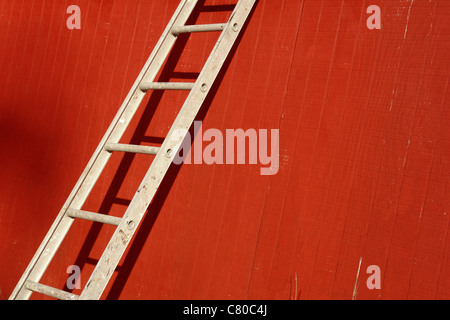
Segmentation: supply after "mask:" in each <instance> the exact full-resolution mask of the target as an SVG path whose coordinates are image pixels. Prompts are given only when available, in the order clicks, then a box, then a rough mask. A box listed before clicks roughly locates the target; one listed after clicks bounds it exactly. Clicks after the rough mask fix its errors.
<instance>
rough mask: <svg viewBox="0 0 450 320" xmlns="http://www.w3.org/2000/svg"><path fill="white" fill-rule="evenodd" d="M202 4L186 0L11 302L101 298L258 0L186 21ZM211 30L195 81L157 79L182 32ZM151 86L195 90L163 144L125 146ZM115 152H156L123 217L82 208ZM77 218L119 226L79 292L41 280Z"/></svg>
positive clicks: (54, 223) (15, 290)
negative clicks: (218, 19)
mask: <svg viewBox="0 0 450 320" xmlns="http://www.w3.org/2000/svg"><path fill="white" fill-rule="evenodd" d="M197 2H198V0H182V1H181V3H180V5H179V6H178V8H177V10H176V11H175V13H174V15H173V17H172V19H171V20H170V22H169V24H168V26H167V28H166V29H165V31H164V33H163V35H162V36H161V38H160V40H159V42H158V43H157V44H156V47H155V49H154V50H153V52H152V54H151V55H150V57H149V59H148V61H147V62H146V64H145V66H144V67H143V69H142V71H141V73H140V74H139V77H138V78H137V80H136V82H135V83H134V85H133V87H132V89H131V90H130V92H129V94H128V95H127V97H126V98H125V101H124V102H123V104H122V106H121V107H120V109H119V111H118V113H117V115H116V116H115V118H114V120H113V122H112V124H111V125H110V127H109V128H108V130H107V132H106V134H105V136H104V137H103V139H102V141H101V142H100V144H99V146H98V147H97V149H96V151H95V152H94V155H93V156H92V158H91V160H90V161H89V163H88V164H87V166H86V169H85V170H84V172H83V173H82V175H81V177H80V179H79V180H78V182H77V184H76V185H75V187H74V189H73V191H72V192H71V194H70V195H69V197H68V199H67V200H66V202H65V204H64V206H63V208H62V209H61V211H60V212H59V214H58V216H57V217H56V219H55V221H54V222H53V224H52V226H51V228H50V230H49V231H48V233H47V235H46V236H45V238H44V240H43V241H42V243H41V245H40V246H39V248H38V250H37V252H36V253H35V255H34V257H33V259H32V260H31V262H30V264H29V265H28V267H27V269H26V270H25V272H24V274H23V275H22V277H21V278H20V280H19V282H18V284H17V286H16V288H15V289H14V291H13V293H12V294H11V296H10V298H9V299H10V300H19V299H20V300H22V299H29V298H30V296H31V294H32V293H33V292H39V293H41V294H44V295H47V296H51V297H54V298H57V299H64V300H78V299H83V300H84V299H89V300H94V299H100V297H101V295H102V293H103V291H104V290H105V287H106V285H107V284H108V281H109V279H110V278H111V276H112V274H113V272H114V270H115V268H116V267H117V264H118V263H119V261H120V259H121V257H122V255H123V253H124V252H125V250H126V248H127V246H128V244H129V243H130V241H131V239H132V237H133V235H134V233H135V231H136V229H137V227H138V225H139V224H140V222H141V220H142V218H143V216H144V214H145V212H146V210H147V207H148V206H149V204H150V202H151V201H152V199H153V197H154V195H155V193H156V191H157V189H158V187H159V185H160V184H161V181H162V180H163V178H164V176H165V174H166V172H167V170H168V169H169V167H170V165H171V163H172V161H173V159H174V157H175V155H176V153H177V151H178V149H177V148H179V146H180V142H181V141H183V140H184V138H185V136H180V135H179V132H180V131H181V132H186V133H187V132H188V130H189V128H190V127H191V125H192V123H193V121H194V119H195V117H196V115H197V113H198V111H199V110H200V108H201V106H202V104H203V101H204V100H205V98H206V96H207V95H208V93H209V91H210V89H211V87H212V86H213V84H214V81H215V79H216V77H217V76H218V74H219V72H220V70H221V68H222V66H223V64H224V62H225V60H226V58H227V57H228V55H229V53H230V51H231V49H232V48H233V45H234V43H235V41H236V39H237V38H238V36H239V33H240V31H241V30H242V27H243V26H244V24H245V22H246V20H247V18H248V17H249V14H250V12H251V10H252V8H253V6H254V5H255V2H256V0H239V2H238V3H237V4H236V7H235V9H234V11H233V13H232V15H231V17H230V19H229V20H228V22H227V23H222V24H209V25H191V26H189V25H185V24H186V22H187V20H188V19H189V17H190V15H191V14H192V12H193V11H194V9H195V7H196V5H197ZM210 31H221V32H222V33H221V35H220V37H219V40H218V41H217V43H216V45H215V47H214V49H213V51H212V53H211V55H210V56H209V58H208V60H207V62H206V64H205V66H204V67H203V70H202V71H201V73H200V75H199V76H198V79H197V80H196V82H195V83H156V82H153V81H154V80H155V78H156V76H157V74H158V71H159V70H160V68H161V67H162V66H163V64H164V61H165V60H166V58H167V56H168V55H169V53H170V50H171V48H172V47H173V45H174V44H175V42H176V40H177V36H178V35H179V34H181V33H191V32H210ZM148 90H190V94H189V96H188V97H187V99H186V101H185V103H184V105H183V107H182V108H181V110H180V112H179V114H178V116H177V118H176V119H175V121H174V123H173V125H172V127H171V129H170V131H169V133H168V135H167V137H166V138H165V140H164V142H163V144H162V145H161V147H160V148H156V147H146V146H136V145H125V144H120V143H119V141H120V139H121V137H122V135H123V134H124V132H125V130H126V128H127V126H128V124H129V123H130V121H131V119H132V118H133V116H134V114H135V112H136V110H137V109H138V107H139V106H140V104H141V102H142V100H143V98H144V96H145V94H146V92H147V91H148ZM174 133H175V134H174ZM112 152H132V153H143V154H152V155H156V156H155V159H154V160H153V162H152V164H151V166H150V168H149V170H148V172H147V173H146V175H145V177H144V179H143V181H142V183H141V185H140V186H139V189H138V190H137V192H136V194H135V196H134V197H133V200H132V201H131V203H130V205H129V206H128V208H127V210H126V212H125V214H124V216H123V217H122V218H118V217H112V216H108V215H104V214H100V213H93V212H86V211H82V210H81V208H82V206H83V204H84V202H85V201H86V199H87V197H88V196H89V194H90V192H91V190H92V188H93V187H94V185H95V183H96V181H97V179H98V178H99V176H100V175H101V173H102V171H103V169H104V168H105V166H106V164H107V162H108V160H109V158H110V156H111V154H112ZM75 219H86V220H91V221H95V222H99V223H106V224H111V225H115V226H117V228H116V230H115V232H114V234H113V236H112V237H111V240H110V242H109V244H108V245H107V247H106V249H105V251H104V252H103V254H102V256H101V258H100V260H99V261H98V264H97V265H96V267H95V269H94V271H93V273H92V274H91V277H90V278H89V280H88V282H87V284H86V286H85V287H84V289H83V291H82V293H81V295H79V296H78V295H75V294H72V293H69V292H66V291H63V290H59V289H56V288H52V287H49V286H46V285H44V284H40V283H39V281H40V279H41V277H42V276H43V274H44V272H45V270H46V269H47V267H48V265H49V264H50V262H51V260H52V258H53V256H54V255H55V253H56V251H57V250H58V248H59V246H60V245H61V243H62V241H63V239H64V238H65V236H66V234H67V232H68V231H69V229H70V227H71V225H72V223H73V222H74V220H75Z"/></svg>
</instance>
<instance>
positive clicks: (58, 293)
mask: <svg viewBox="0 0 450 320" xmlns="http://www.w3.org/2000/svg"><path fill="white" fill-rule="evenodd" d="M25 288H27V289H28V290H30V291H34V292H38V293H42V294H45V295H46V296H49V297H53V298H56V299H59V300H78V298H79V297H80V296H77V295H76V294H73V293H69V292H66V291H63V290H59V289H55V288H52V287H49V286H46V285H44V284H40V283H37V282H33V281H30V280H27V281H26V282H25Z"/></svg>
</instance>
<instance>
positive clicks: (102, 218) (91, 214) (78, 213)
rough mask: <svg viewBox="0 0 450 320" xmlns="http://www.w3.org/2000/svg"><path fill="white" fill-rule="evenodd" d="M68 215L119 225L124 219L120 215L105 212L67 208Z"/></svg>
mask: <svg viewBox="0 0 450 320" xmlns="http://www.w3.org/2000/svg"><path fill="white" fill-rule="evenodd" d="M67 215H68V216H69V217H71V218H79V219H85V220H90V221H94V222H100V223H106V224H111V225H113V226H118V225H119V224H120V222H121V221H122V219H121V218H119V217H113V216H107V215H105V214H99V213H94V212H89V211H82V210H75V209H71V208H69V209H67Z"/></svg>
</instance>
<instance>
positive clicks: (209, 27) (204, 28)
mask: <svg viewBox="0 0 450 320" xmlns="http://www.w3.org/2000/svg"><path fill="white" fill-rule="evenodd" d="M226 26H227V24H226V23H217V24H201V25H192V26H176V27H173V28H172V30H171V31H172V34H173V35H174V36H177V35H179V34H180V33H192V32H210V31H222V30H223V29H225V27H226Z"/></svg>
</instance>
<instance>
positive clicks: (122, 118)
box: [9, 0, 198, 300]
mask: <svg viewBox="0 0 450 320" xmlns="http://www.w3.org/2000/svg"><path fill="white" fill-rule="evenodd" d="M197 2H198V0H182V1H181V2H180V4H179V6H178V8H177V9H176V11H175V13H174V15H173V17H172V19H171V20H170V21H169V23H168V25H167V27H166V29H165V31H164V33H163V35H162V36H161V37H160V39H159V41H158V43H157V44H156V46H155V49H154V50H153V52H152V54H151V55H150V57H149V59H148V60H147V62H146V64H145V66H144V67H143V69H142V71H141V73H140V74H139V76H138V78H137V80H136V81H135V83H134V85H133V87H132V88H131V90H130V92H129V93H128V95H127V97H126V98H125V100H124V102H123V104H122V106H121V107H120V109H119V111H118V112H117V114H116V116H115V117H114V120H113V121H112V123H111V125H110V127H109V128H108V130H107V132H106V134H105V135H104V137H103V139H102V140H101V142H100V144H99V146H98V147H97V149H96V150H95V152H94V155H93V156H92V157H91V159H90V161H89V162H88V164H87V166H86V168H85V169H84V171H83V173H82V175H81V177H80V178H79V180H78V182H77V183H76V185H75V187H74V188H73V190H72V192H71V193H70V195H69V197H68V199H67V200H66V202H65V203H64V205H63V207H62V209H61V211H60V212H59V214H58V216H57V217H56V219H55V221H54V222H53V224H52V226H51V227H50V229H49V231H48V232H47V234H46V236H45V238H44V240H43V241H42V243H41V245H40V246H39V248H38V250H37V251H36V253H35V255H34V256H33V258H32V260H31V262H30V263H29V265H28V267H27V268H26V270H25V271H24V273H23V275H22V277H21V278H20V280H19V282H18V283H17V285H16V287H15V289H14V290H13V292H12V294H11V296H10V297H9V299H10V300H14V299H25V300H26V299H29V297H30V295H31V293H32V291H30V290H28V289H27V288H26V287H25V286H24V284H25V282H26V281H27V280H30V281H33V282H38V281H39V280H40V279H41V277H42V275H43V274H44V272H45V270H46V269H47V267H48V265H49V264H50V262H51V260H52V258H53V256H54V255H55V253H56V251H57V250H58V248H59V246H60V245H61V243H62V241H63V239H64V237H65V235H66V234H67V232H68V231H69V229H70V227H71V225H72V223H73V221H74V219H73V218H71V217H69V216H67V215H66V212H67V210H68V209H69V208H72V209H81V207H82V206H83V204H84V202H85V201H86V199H87V197H88V196H89V194H90V192H91V190H92V188H93V187H94V185H95V183H96V181H97V180H98V178H99V177H100V174H101V172H102V171H103V169H104V167H105V166H106V163H107V162H108V160H109V158H110V156H111V153H110V152H108V151H106V150H105V148H104V147H105V145H106V143H108V142H109V143H117V142H118V141H119V140H120V139H121V137H122V135H123V133H124V132H125V130H126V128H127V126H128V124H129V122H130V120H131V118H132V117H133V115H134V114H135V112H136V111H137V109H138V107H139V105H140V104H141V102H142V100H143V99H144V97H145V93H144V92H142V91H141V90H140V89H139V84H140V83H141V82H142V80H143V79H147V80H148V81H152V80H153V79H154V78H155V77H156V76H157V73H158V71H159V69H160V68H161V66H162V64H163V62H164V61H165V59H166V57H167V55H168V54H169V53H170V50H171V49H172V47H173V45H174V44H175V41H176V36H174V35H173V34H172V33H171V29H172V28H173V27H174V26H175V25H184V24H185V23H186V21H187V20H188V19H189V17H190V15H191V13H192V11H193V10H194V8H195V6H196V4H197Z"/></svg>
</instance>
